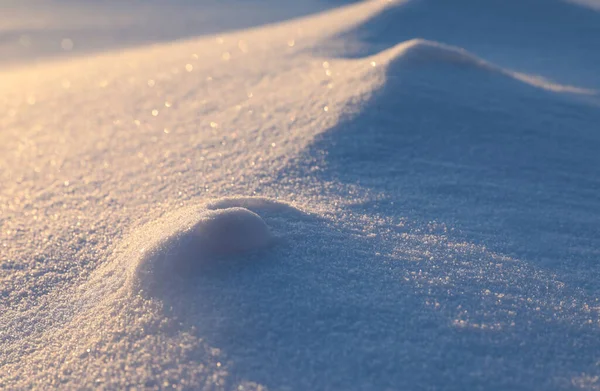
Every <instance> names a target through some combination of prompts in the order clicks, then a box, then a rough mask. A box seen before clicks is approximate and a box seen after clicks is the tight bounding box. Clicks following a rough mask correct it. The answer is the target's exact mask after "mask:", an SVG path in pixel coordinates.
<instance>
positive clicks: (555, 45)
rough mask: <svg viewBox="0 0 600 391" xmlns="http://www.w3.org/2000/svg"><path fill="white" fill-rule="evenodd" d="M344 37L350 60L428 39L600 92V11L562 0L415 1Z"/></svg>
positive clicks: (508, 65)
mask: <svg viewBox="0 0 600 391" xmlns="http://www.w3.org/2000/svg"><path fill="white" fill-rule="evenodd" d="M339 38H342V41H343V42H345V43H346V48H345V49H344V51H343V52H342V53H338V54H341V55H342V56H349V57H363V56H365V55H369V54H375V53H378V52H380V51H382V50H385V49H387V48H389V47H392V46H394V45H395V44H396V43H398V42H401V41H406V40H409V39H413V38H424V39H428V40H433V41H439V42H443V43H445V44H449V45H454V46H459V47H462V48H465V49H467V50H468V51H470V52H473V53H476V54H477V55H478V56H481V57H483V58H485V59H486V60H489V61H491V62H494V63H496V64H498V65H501V66H504V67H508V68H511V69H515V70H518V71H521V72H526V73H532V74H539V75H542V76H544V77H548V78H551V79H553V80H556V81H559V82H561V83H569V84H574V85H578V86H586V87H593V88H600V79H598V76H597V72H596V66H597V64H599V63H600V50H598V42H600V12H595V11H592V10H590V9H587V8H584V7H581V6H578V5H574V4H570V3H567V2H566V1H561V0H509V1H505V0H491V1H479V0H458V1H447V0H413V1H409V2H408V3H405V4H403V3H401V4H399V5H397V6H393V7H390V8H387V9H385V10H383V11H382V12H381V13H380V14H379V15H377V16H376V17H374V18H372V19H370V20H369V21H368V22H367V23H364V24H362V25H361V26H359V27H358V28H355V29H352V30H350V31H347V32H344V33H342V34H340V35H339ZM352 42H354V43H355V44H351V43H352Z"/></svg>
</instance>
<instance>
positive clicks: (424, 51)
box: [373, 38, 596, 95]
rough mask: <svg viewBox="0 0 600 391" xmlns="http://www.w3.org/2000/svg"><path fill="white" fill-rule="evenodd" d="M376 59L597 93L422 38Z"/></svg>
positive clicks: (397, 46) (574, 92)
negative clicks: (459, 69) (480, 72)
mask: <svg viewBox="0 0 600 391" xmlns="http://www.w3.org/2000/svg"><path fill="white" fill-rule="evenodd" d="M373 57H374V59H377V60H379V61H382V60H383V61H384V62H389V61H394V62H397V63H398V64H399V65H400V64H402V66H403V67H407V68H411V67H417V68H418V67H423V66H434V67H436V66H437V67H439V66H444V65H446V66H447V65H455V66H459V67H463V68H467V69H469V68H470V69H479V70H483V71H488V72H491V73H496V74H498V75H502V76H507V77H510V78H512V79H515V80H518V81H521V82H523V83H526V84H529V85H531V86H534V87H538V88H541V89H544V90H548V91H553V92H566V93H573V94H583V95H595V94H596V91H594V90H592V89H586V88H580V87H575V86H570V85H563V84H558V83H554V82H552V81H550V80H547V79H545V78H542V77H540V76H536V75H529V74H525V73H521V72H515V71H512V70H510V69H505V68H503V67H500V66H498V65H496V64H493V63H490V62H488V61H485V60H483V59H481V58H479V57H477V56H475V55H473V54H471V53H470V52H468V51H467V50H465V49H464V48H461V47H457V46H452V45H446V44H444V43H441V42H436V41H429V40H426V39H422V38H415V39H411V40H408V41H404V42H401V43H399V44H397V45H396V46H394V47H392V48H391V49H388V50H386V51H384V52H381V53H379V54H377V55H376V56H373Z"/></svg>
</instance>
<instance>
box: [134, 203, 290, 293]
mask: <svg viewBox="0 0 600 391" xmlns="http://www.w3.org/2000/svg"><path fill="white" fill-rule="evenodd" d="M263 213H264V215H263V216H261V214H263ZM290 213H291V214H293V215H298V216H299V215H302V212H300V211H299V210H298V209H296V208H294V207H292V206H290V205H287V204H284V203H281V202H276V201H272V200H269V199H266V198H243V197H240V198H224V199H219V200H215V201H211V202H208V203H205V204H203V205H202V206H200V207H192V208H185V209H183V210H182V211H179V212H177V213H176V214H174V215H170V216H167V217H165V218H164V219H161V220H160V221H158V222H154V223H151V224H149V225H148V227H146V228H142V229H141V230H140V231H139V232H137V233H135V234H134V236H138V240H139V242H138V240H134V242H136V243H137V244H135V245H133V246H132V248H131V250H132V251H133V252H136V251H137V252H138V254H140V256H138V257H137V258H135V257H134V260H133V274H132V276H133V277H132V280H131V286H132V287H133V288H134V289H136V290H137V289H140V290H142V291H145V292H147V293H148V292H149V293H150V294H154V293H156V292H157V289H161V291H162V290H164V289H168V286H169V284H168V282H165V280H172V279H175V280H176V281H179V280H180V279H181V278H186V277H188V276H190V275H191V276H193V275H197V274H198V273H203V272H209V271H214V270H223V269H225V270H230V268H236V267H237V266H236V265H240V264H245V263H247V261H249V258H252V259H253V260H255V258H256V256H257V254H259V253H260V252H261V251H264V250H266V249H268V248H269V247H270V246H271V245H272V244H274V243H275V241H276V238H277V237H278V236H284V233H283V232H281V231H278V232H279V234H278V235H274V232H272V230H271V229H270V227H269V225H268V223H267V222H266V221H265V219H264V218H266V219H267V221H268V220H269V219H273V218H274V217H278V218H281V217H282V216H285V215H286V214H287V215H289V214H290ZM263 217H264V218H263ZM132 251H128V252H126V254H127V253H129V254H131V252H132ZM127 257H128V258H131V257H130V256H129V255H127Z"/></svg>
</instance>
